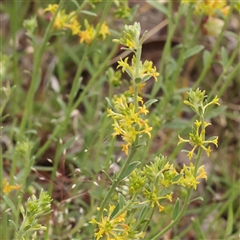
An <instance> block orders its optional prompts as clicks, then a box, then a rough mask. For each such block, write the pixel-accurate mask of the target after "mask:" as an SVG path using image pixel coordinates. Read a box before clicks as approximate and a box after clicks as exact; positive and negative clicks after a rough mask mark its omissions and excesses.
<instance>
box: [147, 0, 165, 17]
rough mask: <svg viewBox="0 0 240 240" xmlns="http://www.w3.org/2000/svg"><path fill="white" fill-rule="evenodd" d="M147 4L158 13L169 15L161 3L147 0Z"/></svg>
mask: <svg viewBox="0 0 240 240" xmlns="http://www.w3.org/2000/svg"><path fill="white" fill-rule="evenodd" d="M147 3H149V4H150V5H151V6H153V7H154V8H156V9H157V10H158V11H160V12H162V13H164V14H165V15H166V16H168V15H169V12H168V9H167V8H166V7H165V6H164V5H163V4H162V3H160V2H157V1H150V0H147Z"/></svg>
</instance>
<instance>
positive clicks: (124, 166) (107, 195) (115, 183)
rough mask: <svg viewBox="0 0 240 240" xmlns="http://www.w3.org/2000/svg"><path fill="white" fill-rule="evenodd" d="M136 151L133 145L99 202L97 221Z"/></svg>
mask: <svg viewBox="0 0 240 240" xmlns="http://www.w3.org/2000/svg"><path fill="white" fill-rule="evenodd" d="M136 151H137V147H136V146H135V145H133V146H132V149H131V151H130V153H129V155H128V157H127V160H126V161H125V162H124V164H123V166H122V168H121V170H120V172H119V174H118V177H117V178H116V179H115V180H114V181H113V184H112V186H111V188H110V189H109V191H108V193H107V194H106V196H105V198H104V199H103V201H102V203H101V206H100V209H99V211H98V215H97V221H100V217H101V216H102V213H103V210H104V208H105V207H106V205H107V203H108V201H109V200H110V198H111V196H112V194H113V192H114V190H115V189H116V187H117V186H118V184H119V182H120V181H121V180H122V178H123V176H124V173H125V171H126V169H127V168H128V166H129V164H130V163H131V160H132V158H133V156H134V154H135V153H136Z"/></svg>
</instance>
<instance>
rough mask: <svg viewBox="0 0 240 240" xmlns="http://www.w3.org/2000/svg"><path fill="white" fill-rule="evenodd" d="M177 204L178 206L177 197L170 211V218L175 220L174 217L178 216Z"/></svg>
mask: <svg viewBox="0 0 240 240" xmlns="http://www.w3.org/2000/svg"><path fill="white" fill-rule="evenodd" d="M179 206H180V200H179V198H177V201H176V202H175V204H174V207H173V212H172V219H173V220H175V219H176V217H177V216H178V213H179Z"/></svg>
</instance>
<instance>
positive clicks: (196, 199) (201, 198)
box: [190, 197, 204, 202]
mask: <svg viewBox="0 0 240 240" xmlns="http://www.w3.org/2000/svg"><path fill="white" fill-rule="evenodd" d="M198 200H200V201H202V202H203V201H204V199H203V197H196V198H194V199H193V200H191V201H190V202H195V201H198Z"/></svg>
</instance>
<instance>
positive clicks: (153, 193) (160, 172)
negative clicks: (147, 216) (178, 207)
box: [129, 156, 207, 212]
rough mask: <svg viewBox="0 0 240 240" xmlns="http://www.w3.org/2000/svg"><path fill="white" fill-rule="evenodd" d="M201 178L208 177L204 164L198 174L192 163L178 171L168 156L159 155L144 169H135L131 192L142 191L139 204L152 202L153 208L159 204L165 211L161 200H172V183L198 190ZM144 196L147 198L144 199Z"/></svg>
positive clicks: (130, 185) (137, 192)
mask: <svg viewBox="0 0 240 240" xmlns="http://www.w3.org/2000/svg"><path fill="white" fill-rule="evenodd" d="M201 178H207V176H206V172H205V170H204V166H201V167H199V168H198V170H197V176H195V166H194V165H193V164H192V163H191V164H190V166H186V165H184V166H183V169H182V170H181V171H180V172H177V170H176V169H175V167H174V166H173V164H170V163H169V162H168V161H167V158H166V157H164V156H159V157H155V159H154V161H153V162H151V163H150V164H149V165H146V166H145V167H144V169H143V170H142V171H140V170H134V171H133V172H132V173H131V175H130V177H129V194H130V195H136V194H139V193H140V192H142V193H143V196H141V198H139V201H140V202H138V204H139V205H142V204H147V203H150V205H151V207H152V208H154V207H155V206H157V208H158V210H159V212H163V211H164V209H165V207H164V206H162V205H161V204H160V202H162V201H163V200H168V201H170V202H171V201H172V194H173V193H172V192H171V187H172V185H181V186H183V187H186V188H190V187H193V188H194V189H195V190H196V188H197V184H199V182H198V180H199V179H201ZM143 198H145V200H142V199H143ZM140 199H141V200H140Z"/></svg>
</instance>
